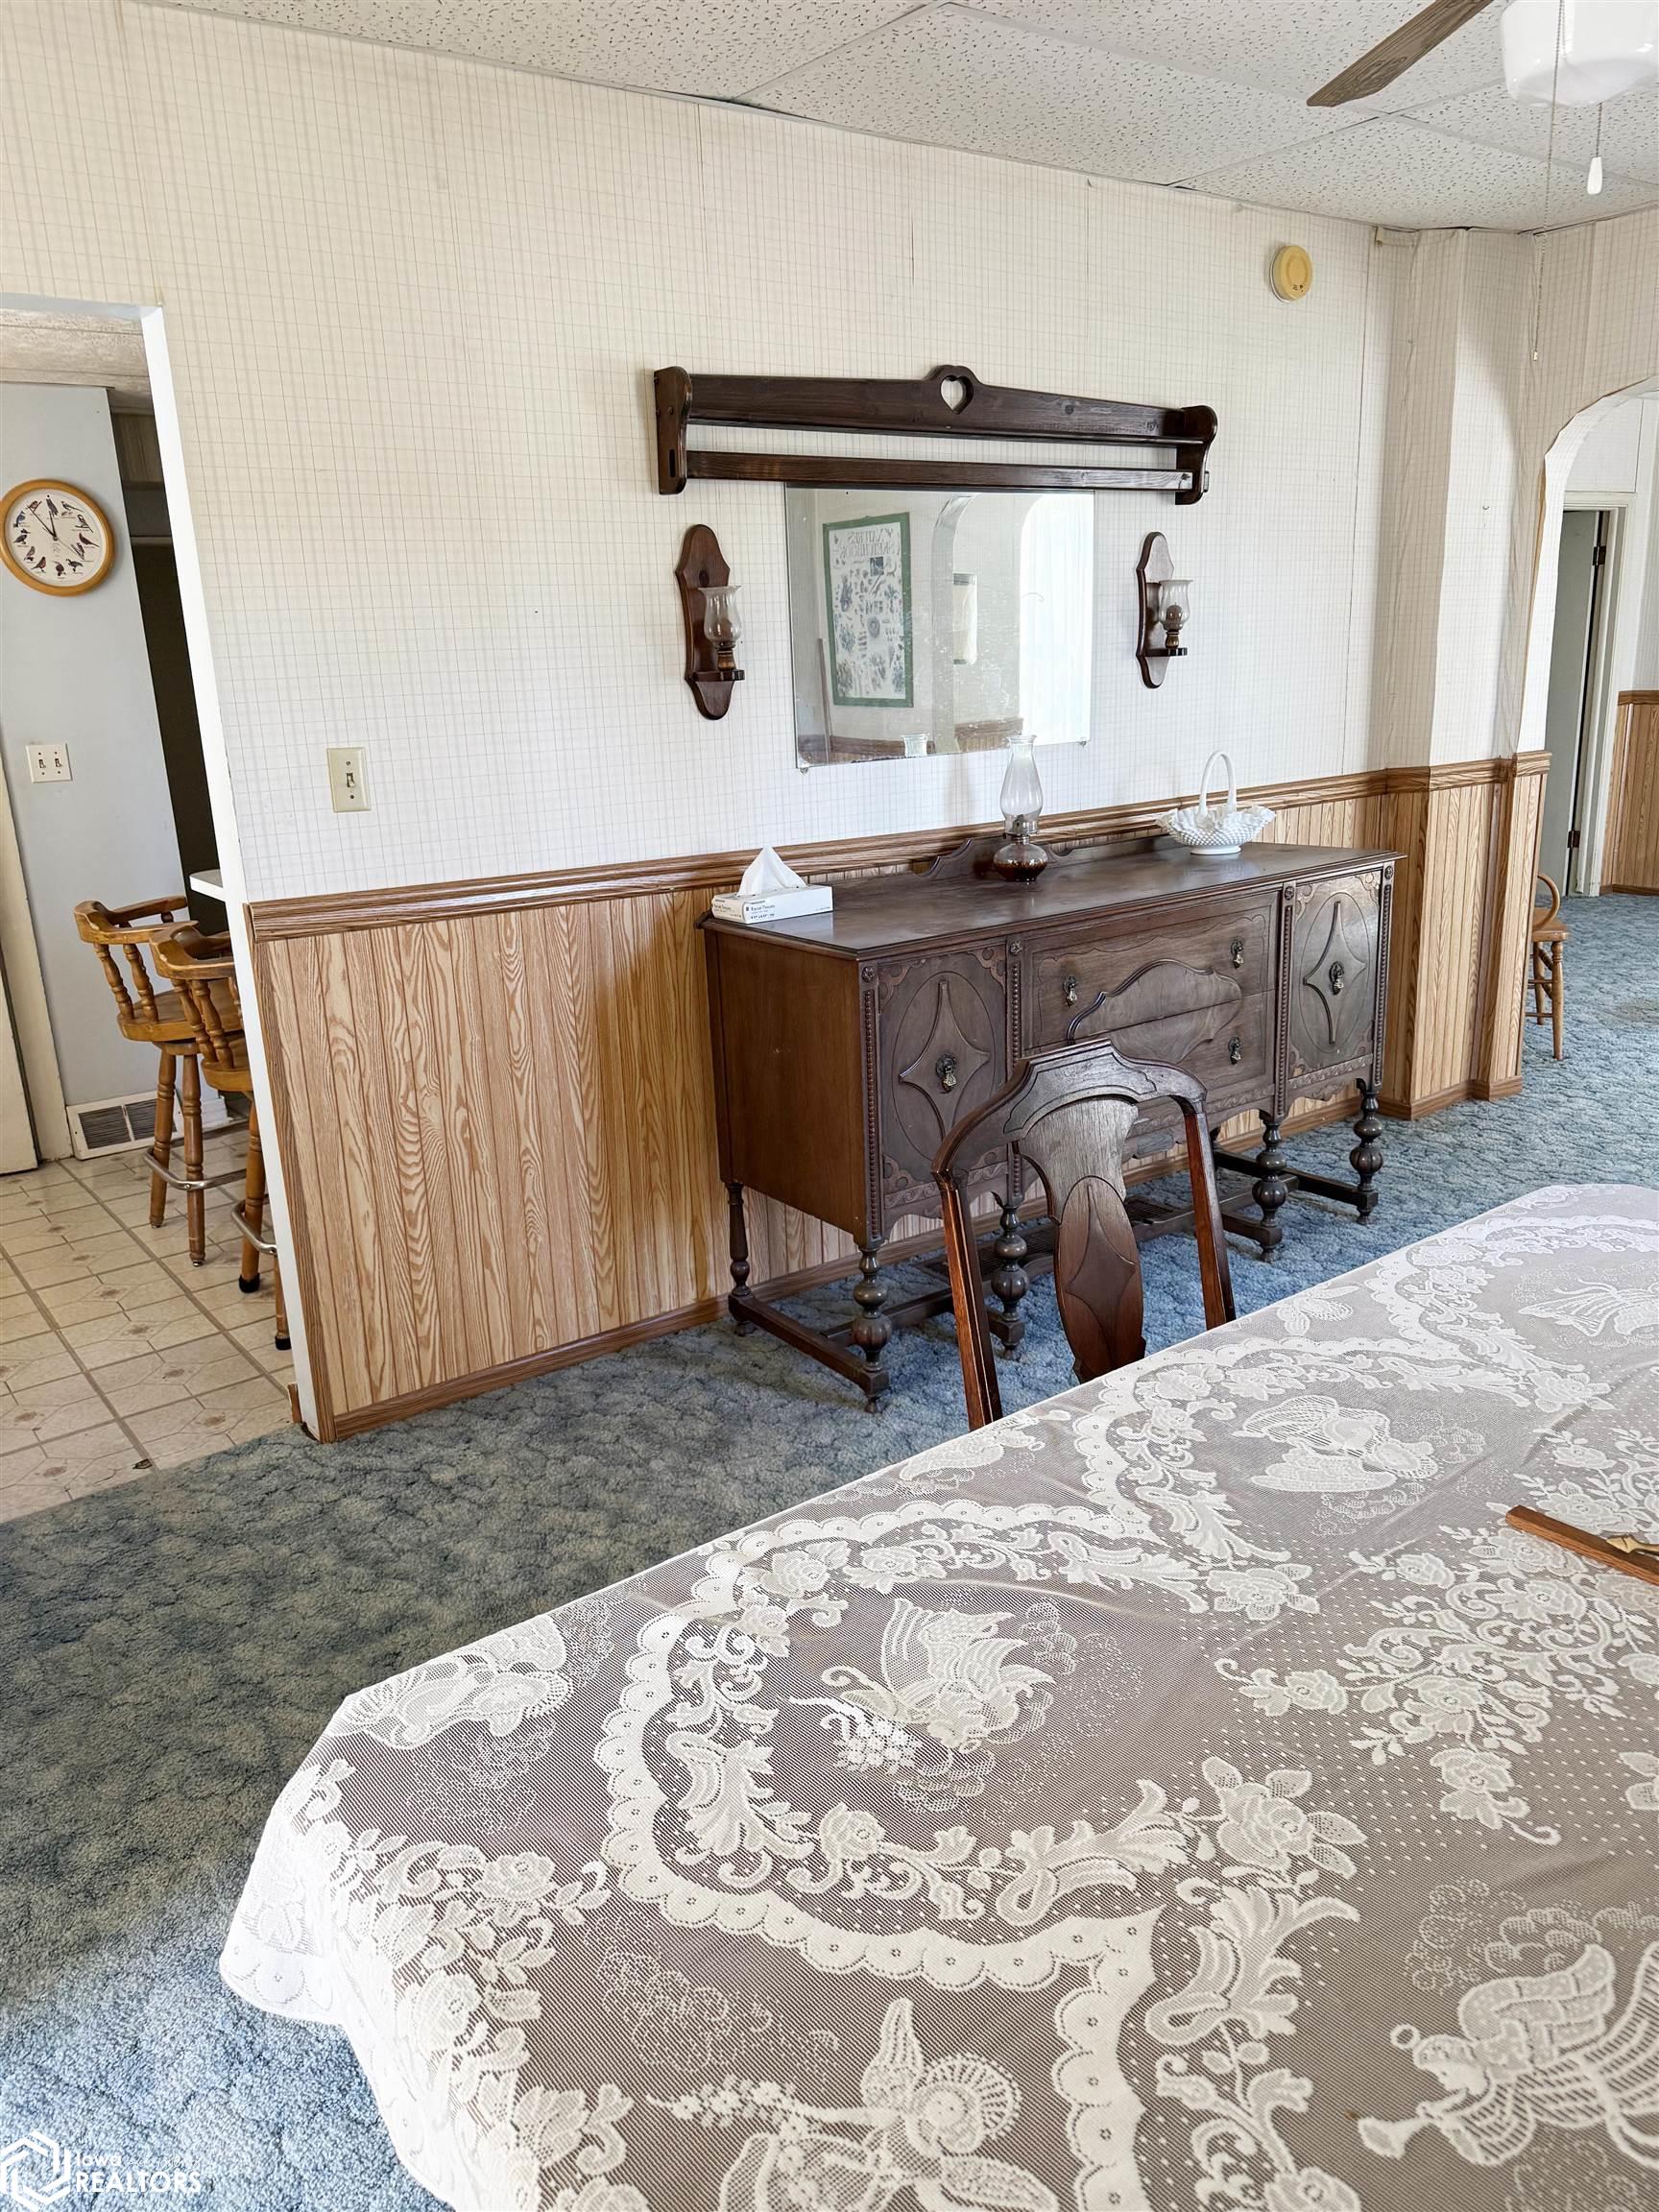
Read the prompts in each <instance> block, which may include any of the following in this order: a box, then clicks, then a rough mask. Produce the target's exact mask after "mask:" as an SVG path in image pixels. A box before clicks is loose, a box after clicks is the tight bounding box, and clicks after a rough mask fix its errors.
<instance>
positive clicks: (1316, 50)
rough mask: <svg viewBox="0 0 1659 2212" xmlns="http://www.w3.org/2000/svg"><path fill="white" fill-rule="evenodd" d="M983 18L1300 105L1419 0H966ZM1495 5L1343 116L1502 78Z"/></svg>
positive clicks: (1409, 103)
mask: <svg viewBox="0 0 1659 2212" xmlns="http://www.w3.org/2000/svg"><path fill="white" fill-rule="evenodd" d="M974 5H975V6H977V7H980V8H982V9H983V10H984V12H986V13H987V14H993V15H1001V16H1003V17H1005V18H1006V19H1007V20H1008V21H1010V22H1013V23H1020V24H1023V25H1024V26H1026V27H1027V28H1028V29H1030V30H1033V31H1048V32H1058V33H1061V34H1063V35H1064V36H1067V37H1070V38H1083V39H1088V40H1090V41H1092V42H1093V43H1094V44H1095V45H1098V46H1106V47H1110V48H1111V49H1112V50H1113V51H1114V52H1115V53H1118V54H1134V55H1137V56H1139V57H1140V58H1141V59H1142V60H1160V61H1166V62H1168V63H1170V64H1171V65H1172V66H1174V67H1176V68H1179V69H1186V70H1192V71H1195V72H1198V73H1200V74H1202V75H1205V76H1210V77H1225V78H1229V79H1231V80H1232V81H1233V82H1234V83H1235V84H1254V85H1257V86H1259V87H1260V88H1261V89H1262V90H1263V91H1266V92H1282V93H1284V94H1285V95H1286V97H1287V98H1289V99H1293V100H1296V101H1298V102H1300V101H1305V100H1306V99H1307V97H1308V95H1309V93H1310V92H1316V91H1317V90H1318V88H1319V86H1320V85H1321V84H1329V82H1330V81H1331V79H1332V78H1333V77H1334V76H1335V75H1336V73H1337V71H1338V70H1339V69H1345V68H1347V66H1348V64H1349V63H1350V62H1351V61H1358V59H1359V57H1360V55H1361V54H1364V53H1368V52H1369V50H1370V49H1371V48H1372V47H1373V46H1375V45H1376V44H1377V43H1378V41H1379V40H1380V39H1383V38H1385V37H1387V36H1388V34H1389V32H1390V31H1397V30H1398V29H1399V28H1400V26H1401V24H1402V23H1404V22H1405V21H1406V20H1407V18H1408V17H1409V16H1411V15H1414V14H1415V13H1416V12H1417V9H1418V7H1420V6H1421V5H1422V0H974ZM1502 12H1503V10H1502V7H1501V6H1492V7H1488V8H1487V9H1486V10H1485V11H1484V12H1482V13H1481V14H1479V15H1477V16H1476V17H1475V19H1474V20H1473V22H1470V23H1466V24H1465V25H1464V26H1463V28H1462V30H1461V31H1458V32H1456V33H1455V35H1454V36H1452V37H1450V38H1448V39H1447V40H1446V42H1445V44H1444V45H1442V46H1438V47H1436V48H1435V50H1434V52H1433V53H1432V54H1430V55H1426V56H1425V57H1424V59H1423V60H1421V61H1419V62H1418V63H1417V64H1416V66H1415V67H1414V68H1411V69H1408V70H1407V72H1406V74H1405V76H1404V77H1397V78H1396V79H1395V81H1394V83H1393V84H1390V85H1389V86H1388V87H1387V89H1386V90H1385V91H1383V92H1380V93H1378V94H1377V96H1376V97H1375V98H1374V99H1372V100H1370V101H1367V102H1363V103H1357V104H1355V105H1354V106H1352V107H1350V108H1348V109H1347V110H1346V112H1347V113H1349V114H1364V113H1366V112H1367V111H1375V110H1377V109H1380V108H1409V107H1413V106H1415V105H1416V104H1417V103H1419V102H1421V101H1424V100H1444V99H1446V98H1447V97H1449V96H1450V95H1451V94H1453V93H1457V92H1467V91H1469V90H1471V89H1472V88H1473V87H1475V86H1477V85H1480V84H1496V83H1497V82H1499V81H1500V80H1501V79H1502V77H1503V58H1502V55H1501V54H1500V51H1499V43H1498V18H1499V16H1500V14H1501V13H1502Z"/></svg>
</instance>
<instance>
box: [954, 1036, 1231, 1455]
mask: <svg viewBox="0 0 1659 2212" xmlns="http://www.w3.org/2000/svg"><path fill="white" fill-rule="evenodd" d="M1160 1099H1172V1100H1173V1101H1174V1103H1175V1104H1176V1105H1177V1106H1178V1107H1179V1108H1180V1110H1181V1118H1182V1121H1183V1123H1184V1125H1185V1128H1186V1136H1187V1166H1188V1172H1189V1174H1190V1177H1191V1182H1192V1214H1193V1226H1194V1229H1195V1231H1196V1235H1197V1238H1198V1266H1199V1274H1200V1278H1201V1280H1202V1284H1203V1290H1204V1326H1205V1327H1206V1328H1207V1329H1216V1328H1219V1327H1220V1325H1221V1323H1222V1322H1223V1321H1231V1320H1232V1319H1233V1317H1234V1310H1233V1279H1232V1275H1231V1272H1230V1270H1229V1268H1228V1264H1227V1244H1226V1239H1225V1238H1224V1237H1223V1235H1222V1231H1221V1207H1220V1201H1219V1199H1218V1198H1217V1196H1216V1190H1215V1167H1214V1162H1213V1161H1212V1159H1211V1157H1210V1133H1209V1125H1208V1123H1207V1121H1206V1119H1205V1107H1204V1087H1203V1085H1202V1084H1201V1083H1199V1082H1198V1080H1197V1078H1196V1077H1195V1076H1192V1075H1189V1074H1188V1073H1187V1072H1186V1070H1184V1069H1181V1068H1164V1067H1159V1066H1157V1065H1156V1064H1154V1063H1153V1062H1150V1061H1140V1060H1126V1059H1124V1057H1123V1055H1122V1054H1121V1053H1120V1052H1119V1051H1118V1048H1117V1046H1115V1045H1111V1044H1107V1043H1103V1042H1096V1043H1093V1044H1091V1043H1084V1044H1079V1045H1063V1046H1058V1047H1057V1048H1056V1049H1055V1050H1053V1051H1049V1052H1034V1053H1033V1054H1032V1055H1031V1057H1030V1058H1029V1059H1028V1060H1026V1061H1024V1062H1023V1063H1022V1065H1021V1066H1020V1067H1019V1068H1018V1069H1017V1070H1015V1072H1014V1075H1013V1077H1012V1079H1011V1080H1010V1081H1009V1082H1008V1083H1007V1084H1006V1085H1005V1086H1004V1087H1003V1089H1002V1090H1000V1091H999V1092H998V1094H997V1095H996V1096H995V1097H994V1098H990V1099H988V1100H987V1101H986V1103H985V1104H984V1105H983V1106H981V1107H980V1108H979V1110H978V1111H977V1112H976V1113H974V1114H971V1115H970V1116H968V1118H966V1119H965V1120H962V1121H959V1122H957V1124H956V1126H955V1128H954V1129H953V1130H952V1131H951V1133H950V1136H949V1137H948V1138H947V1139H946V1140H945V1142H944V1143H943V1144H942V1145H941V1146H940V1148H939V1151H938V1154H937V1155H936V1157H935V1159H934V1162H933V1174H934V1178H935V1180H936V1181H937V1183H938V1185H939V1195H940V1199H941V1201H942V1207H943V1214H944V1222H945V1258H946V1262H947V1265H948V1266H949V1268H950V1302H951V1305H952V1307H953V1308H954V1310H955V1314H956V1343H957V1349H958V1350H959V1352H960V1353H961V1356H962V1385H963V1389H964V1391H965V1392H966V1394H967V1399H968V1426H969V1427H970V1428H971V1429H982V1428H983V1427H984V1426H985V1424H986V1423H987V1422H988V1421H998V1420H1000V1419H1001V1416H1002V1395H1001V1391H1000V1389H999V1388H998V1382H997V1365H996V1360H995V1358H994V1357H993V1354H992V1349H991V1330H990V1326H989V1323H988V1320H987V1316H986V1310H985V1286H984V1281H983V1278H982V1277H981V1274H980V1271H979V1247H978V1243H977V1240H976V1238H975V1236H974V1223H973V1218H972V1216H971V1214H970V1212H969V1199H968V1190H967V1180H968V1170H969V1168H970V1167H971V1166H974V1164H976V1163H977V1162H979V1161H981V1160H983V1158H984V1156H985V1154H986V1153H987V1152H990V1151H993V1150H995V1149H996V1148H997V1147H998V1146H999V1145H1003V1144H1006V1145H1009V1146H1011V1147H1013V1148H1014V1149H1015V1150H1017V1151H1018V1152H1019V1153H1020V1155H1021V1157H1022V1159H1024V1160H1027V1161H1029V1162H1030V1164H1031V1166H1033V1167H1035V1168H1036V1170H1037V1172H1038V1174H1039V1175H1040V1176H1041V1177H1042V1180H1043V1188H1044V1190H1045V1192H1046V1196H1047V1201H1048V1213H1049V1215H1050V1217H1051V1218H1052V1219H1053V1221H1054V1222H1055V1224H1056V1241H1055V1246H1054V1295H1055V1299H1056V1302H1057V1303H1058V1305H1059V1308H1060V1325H1061V1327H1062V1328H1063V1329H1064V1330H1065V1332H1066V1340H1067V1342H1068V1343H1069V1344H1070V1347H1071V1353H1072V1358H1073V1361H1074V1366H1075V1373H1076V1376H1077V1380H1078V1381H1079V1382H1080V1383H1090V1382H1093V1381H1094V1377H1095V1376H1097V1375H1105V1374H1107V1373H1109V1372H1110V1371H1111V1370H1112V1369H1113V1368H1114V1367H1126V1366H1128V1365H1129V1363H1130V1362H1131V1361H1132V1360H1135V1359H1139V1358H1142V1356H1143V1355H1144V1353H1145V1350H1146V1339H1145V1337H1144V1335H1143V1334H1142V1312H1143V1303H1144V1301H1143V1291H1142V1280H1141V1254H1140V1250H1139V1248H1138V1246H1137V1244H1136V1241H1135V1230H1134V1225H1133V1223H1132V1222H1131V1221H1130V1218H1129V1214H1128V1210H1127V1207H1126V1205H1125V1193H1124V1182H1123V1153H1124V1147H1125V1145H1126V1144H1127V1142H1128V1139H1129V1133H1130V1131H1131V1129H1132V1128H1133V1127H1134V1124H1135V1118H1136V1116H1137V1115H1138V1114H1139V1113H1140V1111H1141V1109H1142V1107H1143V1106H1149V1105H1153V1104H1155V1103H1156V1102H1157V1101H1158V1100H1160Z"/></svg>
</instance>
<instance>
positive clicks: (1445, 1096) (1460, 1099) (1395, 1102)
mask: <svg viewBox="0 0 1659 2212" xmlns="http://www.w3.org/2000/svg"><path fill="white" fill-rule="evenodd" d="M1516 1088H1517V1089H1519V1088H1520V1086H1519V1085H1517V1086H1516ZM1474 1095H1475V1085H1474V1083H1473V1081H1465V1082H1462V1083H1449V1084H1448V1085H1447V1086H1446V1089H1445V1090H1444V1091H1431V1092H1430V1093H1429V1094H1428V1096H1427V1097H1424V1098H1384V1099H1383V1113H1384V1114H1385V1115H1386V1116H1387V1118H1388V1119H1389V1120H1390V1121H1425V1120H1427V1119H1428V1118H1429V1116H1430V1115H1431V1114H1442V1113H1444V1112H1445V1110H1446V1108H1447V1107H1448V1106H1461V1105H1462V1104H1463V1103H1464V1102H1465V1101H1466V1100H1467V1099H1470V1098H1473V1097H1474ZM1503 1095H1505V1096H1506V1095H1507V1094H1506V1093H1505V1094H1503Z"/></svg>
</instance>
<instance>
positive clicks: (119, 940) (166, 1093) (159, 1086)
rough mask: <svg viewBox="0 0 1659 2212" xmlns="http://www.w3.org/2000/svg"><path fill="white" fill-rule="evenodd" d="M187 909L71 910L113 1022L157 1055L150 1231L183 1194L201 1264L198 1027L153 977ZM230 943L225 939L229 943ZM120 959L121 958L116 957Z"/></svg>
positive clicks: (161, 903)
mask: <svg viewBox="0 0 1659 2212" xmlns="http://www.w3.org/2000/svg"><path fill="white" fill-rule="evenodd" d="M188 911H189V907H188V905H187V903H186V902H185V898H184V894H183V892H180V894H179V896H178V898H177V899H153V900H149V901H146V902H144V903H143V904H141V905H137V906H106V905H105V904H104V903H103V902H102V901H101V900H97V899H84V900H82V902H81V903H80V905H79V906H77V907H76V909H75V927H76V929H77V930H78V931H79V932H80V934H81V936H82V938H83V939H84V942H85V943H86V944H88V945H90V946H91V947H92V949H93V950H94V951H95V952H96V953H97V955H98V960H99V965H100V966H101V967H102V968H103V970H104V979H105V981H106V982H107V983H108V986H109V988H110V990H111V991H112V992H113V993H114V996H115V1019H116V1021H117V1022H118V1023H119V1025H120V1029H121V1034H122V1036H123V1037H131V1038H132V1041H133V1042H134V1043H135V1044H139V1045H154V1046H156V1049H157V1051H158V1052H159V1054H160V1065H159V1067H158V1069H157V1070H156V1134H155V1139H154V1141H153V1142H152V1144H151V1148H150V1163H151V1166H150V1226H151V1228H152V1229H159V1228H160V1226H161V1224H162V1222H163V1221H164V1220H165V1219H166V1218H167V1188H168V1185H169V1184H171V1185H172V1187H173V1188H174V1190H182V1191H183V1192H184V1218H185V1224H186V1232H187V1237H188V1241H189V1247H190V1257H191V1259H192V1260H193V1261H194V1262H196V1264H197V1266H198V1267H200V1266H201V1265H202V1264H203V1262H204V1261H205V1259H206V1257H207V1227H206V1208H205V1199H204V1193H205V1191H206V1190H207V1188H208V1179H207V1177H206V1176H205V1175H204V1173H203V1166H202V1078H201V1071H200V1070H199V1068H198V1066H197V1058H196V1030H195V1026H194V1024H193V1022H191V1019H190V1016H189V1014H188V1012H187V1011H186V1009H185V1007H184V1006H183V1004H182V1003H181V1001H180V997H179V994H178V992H177V991H170V990H168V989H166V988H165V986H163V987H161V988H157V986H156V978H155V977H154V976H153V975H152V974H151V973H150V965H149V963H150V958H151V957H152V956H153V954H154V948H155V945H156V939H157V938H158V937H159V936H160V935H161V934H162V932H163V931H164V930H167V929H170V928H171V927H172V926H173V925H174V923H175V921H176V919H177V918H178V916H179V915H180V914H185V913H188ZM227 942H228V940H227ZM117 955H119V957H117ZM176 1098H177V1102H178V1109H179V1118H180V1122H181V1124H182V1128H183V1140H184V1142H183V1150H184V1172H183V1174H182V1175H180V1174H179V1173H178V1172H177V1171H176V1170H175V1168H174V1166H173V1164H172V1162H173V1112H174V1103H175V1099H176Z"/></svg>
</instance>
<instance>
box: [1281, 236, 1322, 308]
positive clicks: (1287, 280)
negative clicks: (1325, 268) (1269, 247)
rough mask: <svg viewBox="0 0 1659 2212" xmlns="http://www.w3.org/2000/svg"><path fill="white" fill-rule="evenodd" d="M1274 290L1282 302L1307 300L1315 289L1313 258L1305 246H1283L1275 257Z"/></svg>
mask: <svg viewBox="0 0 1659 2212" xmlns="http://www.w3.org/2000/svg"><path fill="white" fill-rule="evenodd" d="M1273 289H1274V291H1275V292H1277V293H1278V295H1279V297H1280V299H1281V300H1306V299H1307V297H1308V295H1309V293H1310V292H1311V291H1312V289H1313V257H1312V255H1311V254H1310V252H1308V249H1307V248H1306V247H1305V246H1281V247H1280V249H1279V251H1278V252H1277V253H1275V254H1274V256H1273Z"/></svg>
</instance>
